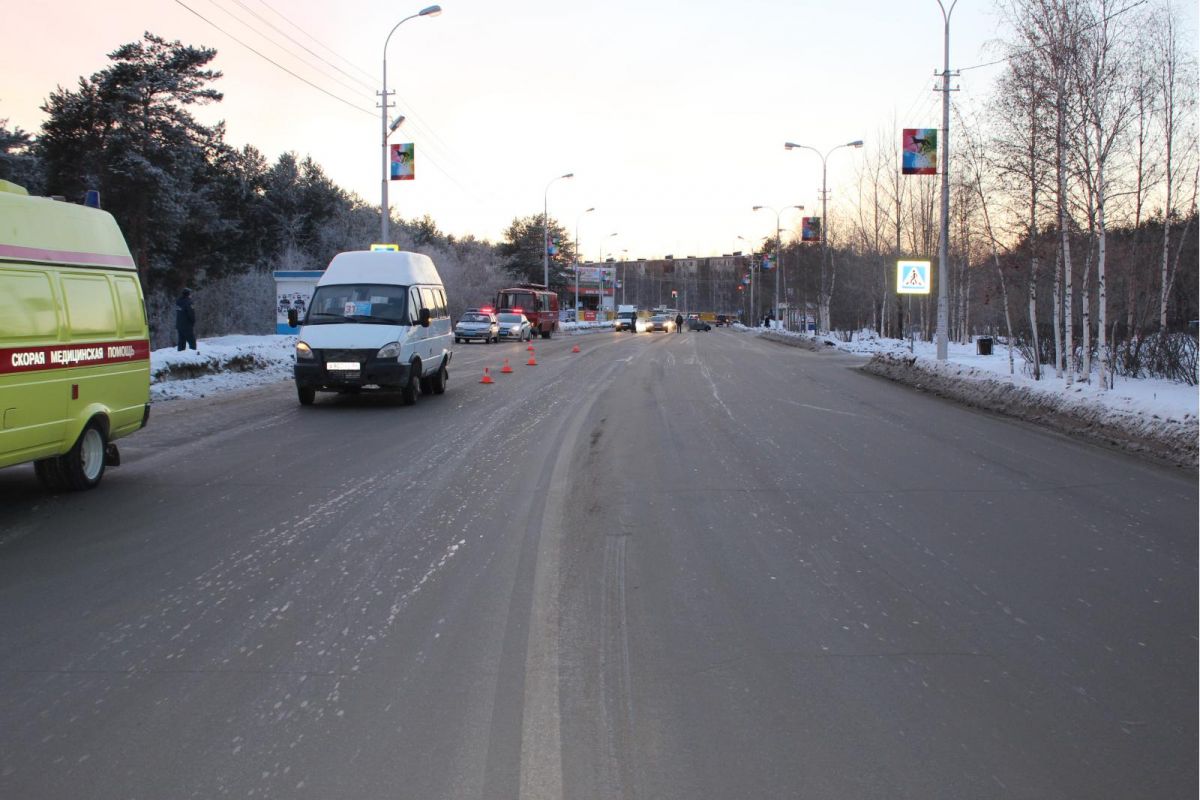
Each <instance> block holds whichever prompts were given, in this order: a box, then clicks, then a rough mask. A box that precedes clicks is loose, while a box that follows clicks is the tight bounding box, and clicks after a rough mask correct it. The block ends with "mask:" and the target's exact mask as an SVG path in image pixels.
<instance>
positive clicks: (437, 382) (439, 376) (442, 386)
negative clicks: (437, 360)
mask: <svg viewBox="0 0 1200 800" xmlns="http://www.w3.org/2000/svg"><path fill="white" fill-rule="evenodd" d="M448 377H449V374H448V373H447V372H446V365H445V364H442V365H441V366H440V367H438V371H437V372H436V373H434V375H433V381H432V383H433V393H434V394H445V393H446V378H448Z"/></svg>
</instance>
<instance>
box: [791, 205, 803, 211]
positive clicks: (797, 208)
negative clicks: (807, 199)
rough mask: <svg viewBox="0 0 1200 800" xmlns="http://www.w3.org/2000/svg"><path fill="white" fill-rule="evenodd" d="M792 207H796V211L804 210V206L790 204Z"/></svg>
mask: <svg viewBox="0 0 1200 800" xmlns="http://www.w3.org/2000/svg"><path fill="white" fill-rule="evenodd" d="M792 208H794V209H796V210H797V211H803V210H804V206H792Z"/></svg>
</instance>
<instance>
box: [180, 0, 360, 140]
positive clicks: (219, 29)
mask: <svg viewBox="0 0 1200 800" xmlns="http://www.w3.org/2000/svg"><path fill="white" fill-rule="evenodd" d="M175 2H176V3H177V4H178V5H181V6H183V7H184V8H186V9H187V10H188V11H190V12H192V13H193V14H195V15H196V16H197V17H199V18H200V19H202V20H204V21H205V22H207V23H208V24H209V25H211V26H212V27H214V28H216V29H217V30H218V31H220V32H221V33H223V34H225V35H226V36H228V37H229V38H230V39H233V40H234V41H235V42H237V43H238V44H240V45H241V46H242V47H244V48H246V49H247V50H249V51H250V52H252V53H254V54H255V55H256V56H258V57H259V58H261V59H263V60H264V61H268V62H270V63H271V64H273V65H275V66H276V67H278V68H279V69H281V70H283V71H284V72H286V73H287V74H288V75H291V76H292V77H293V78H295V79H296V80H298V81H301V82H302V83H305V84H307V85H309V86H311V87H312V88H314V89H316V90H317V91H318V92H320V93H321V94H323V95H326V96H328V97H331V98H333V99H334V100H337V101H338V102H339V103H342V104H343V105H346V106H349V107H350V108H352V109H354V110H355V111H361V112H362V113H364V114H369V115H370V116H372V117H373V116H375V112H373V111H368V110H366V109H365V108H362V107H360V106H356V105H354V104H353V103H351V102H350V101H349V100H346V99H345V98H342V97H338V96H337V95H336V94H333V93H332V92H330V91H328V90H327V89H323V88H322V87H320V86H318V85H317V84H315V83H313V82H312V81H310V80H308V79H307V78H305V77H302V76H300V75H297V74H296V73H295V72H292V71H291V70H290V69H288V68H287V67H285V66H283V65H282V64H280V63H279V62H278V61H276V60H274V59H273V58H271V57H270V56H267V55H264V54H263V53H261V52H259V51H258V50H256V49H255V48H253V47H251V46H250V45H248V44H246V43H245V42H243V41H242V40H241V39H239V38H237V37H236V36H234V35H233V34H232V33H230V32H229V31H227V30H225V29H224V28H222V27H221V26H220V25H218V24H217V23H215V22H213V21H212V20H211V19H209V18H208V17H206V16H204V15H203V14H201V13H200V12H199V11H197V10H196V9H194V8H192V7H191V6H189V5H188V4H187V3H185V2H183V0H175Z"/></svg>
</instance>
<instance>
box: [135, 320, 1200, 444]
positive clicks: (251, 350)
mask: <svg viewBox="0 0 1200 800" xmlns="http://www.w3.org/2000/svg"><path fill="white" fill-rule="evenodd" d="M568 326H569V327H570V328H571V329H572V330H571V331H568V332H572V333H584V332H599V331H600V330H604V329H606V328H607V326H605V325H603V324H588V323H581V324H580V325H579V326H578V328H579V329H580V330H578V331H576V330H574V328H575V327H576V326H575V325H574V324H568V325H564V326H563V327H564V328H567V327H568ZM734 327H735V329H740V330H742V331H751V330H752V329H750V328H744V327H742V326H741V325H735V326H734ZM771 335H772V336H779V337H786V338H789V339H797V340H799V339H801V338H803V337H801V336H800V335H799V334H793V333H788V332H787V331H773V332H772V333H771ZM817 341H818V342H821V343H830V344H822V346H832V347H836V348H838V349H839V350H842V351H844V352H847V353H854V354H857V355H862V356H873V355H876V354H890V355H893V356H896V357H900V358H905V359H909V358H913V357H915V359H916V362H915V363H916V364H917V365H918V366H919V367H920V368H922V369H924V370H926V371H927V372H936V373H938V374H939V375H941V376H943V377H945V378H947V379H952V380H958V381H963V382H972V381H978V382H986V381H993V382H1001V383H1008V384H1011V385H1013V386H1018V387H1021V388H1022V389H1025V390H1028V391H1029V392H1032V393H1035V394H1039V395H1045V396H1048V397H1054V398H1058V401H1059V402H1062V401H1065V402H1066V403H1068V404H1069V405H1070V406H1072V407H1075V408H1082V409H1085V410H1089V413H1093V414H1100V415H1105V414H1108V415H1113V416H1120V417H1130V416H1135V417H1140V418H1143V419H1149V420H1153V419H1156V418H1157V419H1158V420H1162V421H1166V422H1173V423H1176V424H1183V425H1185V426H1191V428H1192V429H1193V430H1194V429H1195V427H1196V425H1197V404H1198V400H1197V398H1198V394H1197V389H1196V387H1194V386H1187V385H1184V384H1180V383H1172V382H1170V381H1165V380H1158V379H1140V380H1129V379H1124V378H1118V379H1117V384H1116V387H1115V388H1113V389H1111V390H1108V391H1104V390H1102V389H1100V388H1099V387H1098V386H1097V385H1096V384H1095V383H1094V382H1093V383H1091V384H1084V383H1075V384H1073V385H1072V386H1069V387H1068V386H1067V385H1066V383H1065V381H1063V380H1061V379H1058V378H1054V377H1053V376H1052V375H1051V377H1048V378H1044V379H1043V380H1041V381H1035V380H1033V379H1032V378H1030V377H1029V376H1028V370H1027V369H1026V365H1025V362H1024V361H1023V360H1022V359H1021V356H1020V354H1019V353H1014V365H1013V367H1014V372H1013V374H1011V375H1010V374H1009V361H1008V351H1007V349H1006V348H1005V347H1004V346H1002V345H1000V344H999V343H997V346H996V349H995V350H994V353H993V355H990V356H980V355H976V353H975V346H974V345H960V344H953V343H952V344H951V345H950V358H949V359H948V361H947V362H946V363H940V362H938V361H937V359H936V358H935V348H934V345H933V343H931V342H916V343H915V344H914V346H913V352H912V353H911V354H910V352H909V343H908V342H907V341H901V340H898V339H880V338H878V337H876V336H874V335H873V334H871V333H870V332H866V333H858V334H855V335H854V337H853V340H852V341H849V342H843V341H840V340H839V339H838V338H836V337H821V338H820V339H818V340H817ZM295 342H296V337H295V336H285V335H273V336H220V337H216V338H212V339H202V340H201V341H200V342H199V351H198V352H196V351H191V350H187V351H184V352H179V351H177V350H175V348H165V349H162V350H155V351H154V352H152V353H151V354H150V366H151V376H152V377H151V384H152V385H151V388H150V392H151V397H152V399H153V400H154V401H156V402H161V401H165V400H172V399H175V398H189V397H190V398H194V397H204V396H207V395H211V394H214V393H217V392H226V391H230V390H232V389H240V388H245V387H250V386H257V385H261V384H265V383H274V382H278V381H283V380H288V379H289V378H290V377H291V373H292V358H293V355H292V354H293V346H294V345H295Z"/></svg>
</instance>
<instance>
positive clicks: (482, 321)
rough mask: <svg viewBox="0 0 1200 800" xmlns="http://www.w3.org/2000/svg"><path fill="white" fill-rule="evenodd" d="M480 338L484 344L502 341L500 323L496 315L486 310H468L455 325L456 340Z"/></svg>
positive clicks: (467, 340)
mask: <svg viewBox="0 0 1200 800" xmlns="http://www.w3.org/2000/svg"><path fill="white" fill-rule="evenodd" d="M472 339H480V340H482V341H483V343H484V344H488V343H490V342H498V341H500V323H499V322H498V321H497V320H496V315H495V314H491V313H488V312H486V311H468V312H466V313H465V314H463V315H462V318H461V319H460V320H459V321H458V324H457V325H455V326H454V341H455V342H456V343H459V342H469V341H471V340H472Z"/></svg>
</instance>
